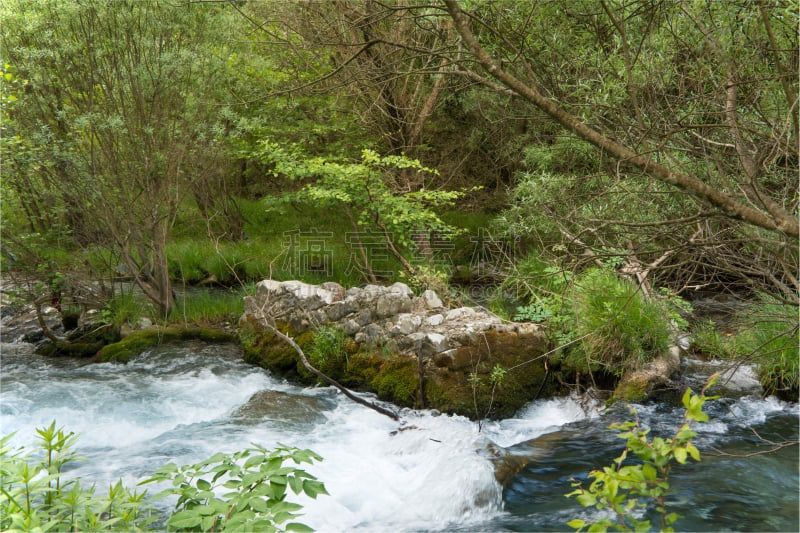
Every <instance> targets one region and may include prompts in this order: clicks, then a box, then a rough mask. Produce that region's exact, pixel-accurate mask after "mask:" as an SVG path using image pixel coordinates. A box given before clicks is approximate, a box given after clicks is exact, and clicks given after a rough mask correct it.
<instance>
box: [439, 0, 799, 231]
mask: <svg viewBox="0 0 800 533" xmlns="http://www.w3.org/2000/svg"><path fill="white" fill-rule="evenodd" d="M443 2H444V4H445V5H446V6H447V11H448V12H449V13H450V17H451V18H452V19H453V23H454V26H455V28H456V30H457V31H458V33H459V34H460V35H461V38H462V39H463V41H464V42H465V43H466V45H467V47H468V48H469V49H470V50H471V51H472V53H473V54H474V55H475V57H476V59H477V60H478V62H479V63H480V64H481V65H482V66H483V68H484V69H486V70H487V71H488V72H489V74H490V75H491V76H493V77H494V78H496V79H497V80H499V81H500V82H501V83H502V84H503V85H505V86H506V87H508V88H509V89H511V90H513V91H514V92H516V93H518V94H519V95H520V96H522V97H523V98H525V99H526V100H528V101H529V102H531V103H533V104H534V105H535V106H536V107H538V108H540V109H542V110H543V111H544V112H545V113H547V114H548V115H549V116H550V117H551V118H553V119H554V120H556V121H557V122H558V123H560V124H561V125H562V126H564V127H565V128H567V129H568V130H569V131H571V132H573V133H574V134H575V135H577V136H578V137H580V138H581V139H583V140H585V141H587V142H589V143H591V144H593V145H594V146H596V147H597V148H600V149H601V150H603V151H604V152H606V153H609V154H611V155H612V156H614V157H615V158H616V159H618V160H619V161H621V162H625V163H629V164H631V165H633V166H634V167H636V168H638V169H640V170H642V171H643V172H645V173H646V174H648V175H650V176H651V177H653V178H655V179H657V180H659V181H662V182H664V183H667V184H669V185H672V186H674V187H677V188H678V189H681V190H684V191H687V192H689V193H691V194H692V195H694V196H696V197H698V198H700V199H702V200H704V201H706V202H708V203H709V204H711V205H713V206H714V207H716V208H718V209H720V210H721V211H722V212H724V213H726V214H727V215H728V216H729V217H731V218H734V219H738V220H743V221H745V222H748V223H750V224H752V225H754V226H759V227H762V228H764V229H767V230H769V231H775V232H780V233H783V234H785V235H786V236H788V237H795V238H797V237H800V223H798V221H797V219H796V218H795V217H793V216H784V215H782V214H779V213H769V214H767V213H764V212H763V211H760V210H758V209H755V208H753V207H750V206H747V205H743V204H742V203H740V202H738V201H737V200H736V198H735V197H733V196H731V195H730V194H728V193H725V192H723V191H721V190H719V189H716V188H713V187H711V186H709V185H708V184H706V183H704V182H703V181H701V180H700V179H698V178H696V177H694V176H690V175H687V174H683V173H681V172H677V171H674V170H672V169H670V168H668V167H665V166H663V165H662V164H659V163H657V162H655V161H654V160H653V159H652V158H651V157H649V156H646V155H641V154H638V153H636V152H634V151H632V150H631V149H629V148H627V147H625V146H623V145H621V144H619V143H617V142H616V141H614V140H612V139H610V138H609V137H607V136H605V135H603V134H601V133H600V132H599V131H597V130H595V129H593V128H591V127H589V126H588V125H587V124H586V123H584V122H582V121H580V120H578V119H577V118H576V117H575V116H573V115H572V114H570V113H569V112H567V111H566V110H565V109H564V108H563V107H561V106H560V105H559V104H558V103H557V102H555V101H553V100H550V99H548V98H546V97H545V96H543V95H542V93H540V92H539V91H538V90H537V89H536V88H535V87H533V86H532V85H527V84H525V83H524V82H522V81H520V80H519V79H517V78H516V77H515V76H513V75H512V74H511V73H509V72H508V71H506V70H504V69H503V68H502V66H501V65H500V63H499V62H498V61H496V60H495V59H494V58H493V57H492V56H490V55H489V53H488V52H487V51H486V50H485V49H484V48H483V47H482V46H481V45H480V43H479V42H478V40H477V39H476V38H475V36H474V35H473V33H472V30H471V29H470V24H469V17H468V15H467V14H466V13H465V12H464V11H463V10H462V9H461V7H460V6H459V4H458V2H457V0H443Z"/></svg>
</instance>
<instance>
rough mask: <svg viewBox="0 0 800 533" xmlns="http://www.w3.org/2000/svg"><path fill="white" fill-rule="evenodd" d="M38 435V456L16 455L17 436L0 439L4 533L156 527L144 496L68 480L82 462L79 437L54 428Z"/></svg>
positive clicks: (0, 526)
mask: <svg viewBox="0 0 800 533" xmlns="http://www.w3.org/2000/svg"><path fill="white" fill-rule="evenodd" d="M36 433H37V438H38V441H39V442H38V446H37V448H36V450H35V452H34V453H30V452H28V451H27V450H26V449H25V448H24V447H20V448H16V449H13V448H12V447H11V446H10V441H11V438H12V437H13V435H7V436H5V437H3V438H2V439H0V465H1V466H0V487H2V490H0V530H2V531H99V530H104V529H114V530H118V531H131V530H138V529H139V528H143V527H148V526H149V525H150V524H152V522H153V520H154V518H155V517H154V515H153V512H152V507H150V506H149V505H147V504H146V503H145V502H144V497H145V493H138V492H135V491H130V490H128V489H127V488H125V487H123V486H122V483H121V482H117V483H116V484H115V485H111V486H110V487H109V488H108V492H107V493H106V494H98V493H96V492H95V487H94V485H92V486H90V487H88V488H84V487H83V486H82V485H81V481H80V480H79V479H65V478H64V476H63V472H64V470H65V467H67V466H69V465H70V463H73V462H75V461H76V460H77V459H78V457H77V456H76V455H75V453H74V452H73V450H72V447H73V445H74V444H75V441H76V440H77V436H76V435H75V434H74V433H65V432H64V430H63V428H59V429H56V424H55V422H53V423H52V424H50V426H49V427H46V428H40V429H37V430H36Z"/></svg>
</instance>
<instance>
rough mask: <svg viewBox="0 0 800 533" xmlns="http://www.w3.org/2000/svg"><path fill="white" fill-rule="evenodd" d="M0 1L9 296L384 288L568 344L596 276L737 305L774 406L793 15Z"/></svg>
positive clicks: (168, 304)
mask: <svg viewBox="0 0 800 533" xmlns="http://www.w3.org/2000/svg"><path fill="white" fill-rule="evenodd" d="M1 9H2V11H0V17H1V19H2V24H3V32H2V37H0V39H1V41H0V45H1V46H2V50H0V64H2V65H3V70H2V72H1V73H0V74H1V75H2V80H1V81H0V105H2V124H1V126H0V127H2V131H1V132H0V133H1V134H2V248H3V254H2V259H1V260H2V267H3V270H4V272H5V273H6V274H8V273H12V274H14V275H15V276H17V277H19V278H21V279H22V278H24V279H27V280H30V279H35V280H36V283H30V284H28V285H26V289H25V291H23V293H22V294H21V297H23V298H25V299H27V301H29V302H33V303H36V304H37V305H39V306H41V305H44V304H46V303H48V302H49V301H50V300H51V299H52V297H53V294H54V293H58V294H59V297H60V296H61V295H62V293H63V294H64V295H65V297H66V294H67V293H68V294H69V297H70V298H71V300H70V301H71V302H73V303H74V304H75V305H82V306H87V305H94V306H96V307H98V308H103V306H106V307H107V306H108V305H109V302H110V301H111V300H112V298H113V297H114V294H113V286H112V285H106V282H107V281H108V280H111V279H112V278H115V277H116V278H125V279H129V280H131V281H132V282H134V283H135V284H136V285H137V286H138V287H139V288H140V289H141V290H142V291H143V293H144V294H145V295H146V296H147V298H148V299H149V301H150V302H152V304H153V305H154V309H155V311H154V313H155V315H156V316H159V317H164V318H165V317H169V316H170V315H171V314H172V313H174V312H175V308H176V295H175V288H176V286H187V285H196V284H200V283H207V284H211V283H213V284H217V285H224V286H234V285H236V286H238V285H243V286H247V284H249V283H252V282H253V281H257V280H259V279H262V278H264V277H273V278H277V279H292V278H300V279H304V280H307V281H311V282H320V281H324V280H334V281H338V282H341V283H343V284H344V285H353V284H361V283H367V282H390V281H394V280H402V281H405V282H407V283H409V285H411V286H412V287H413V288H415V289H425V288H434V289H436V290H437V291H439V292H440V293H441V294H444V295H446V297H447V298H452V299H454V300H456V299H459V298H472V299H473V300H478V301H479V302H480V303H483V304H485V305H487V306H489V307H491V308H492V310H494V311H495V312H497V313H499V314H501V315H502V316H505V317H507V318H509V319H513V318H515V317H522V318H527V319H531V320H538V321H550V323H551V327H552V328H553V330H554V331H559V332H560V334H561V335H562V337H563V339H562V340H567V339H574V338H577V337H580V336H581V335H583V336H585V331H588V330H585V329H582V328H585V327H588V328H595V327H597V324H593V323H592V322H591V321H590V320H584V321H583V322H581V319H580V317H578V318H576V317H575V313H574V312H573V311H574V309H573V308H572V307H569V305H568V304H569V302H576V301H577V302H579V301H581V298H579V297H578V296H576V295H578V294H583V293H585V292H586V289H587V287H590V286H591V287H601V288H603V290H606V291H607V292H609V291H610V292H613V290H616V289H614V287H616V286H615V285H613V282H611V281H609V280H608V279H607V278H606V277H602V276H600V275H599V274H597V273H596V271H598V270H599V271H602V272H604V273H606V274H608V273H611V274H613V277H615V278H616V279H619V280H629V281H625V283H629V284H630V286H633V287H635V288H636V291H637V294H639V295H640V296H641V297H643V298H645V299H651V300H655V299H666V300H671V301H673V302H674V301H677V300H676V298H678V297H680V298H683V299H685V300H689V301H692V300H696V299H697V298H699V297H700V296H704V295H708V294H714V295H719V294H727V295H729V296H730V297H732V298H734V299H736V300H744V301H748V302H754V301H757V302H760V303H761V304H762V305H761V307H760V309H762V310H765V309H766V310H767V311H765V312H766V313H767V314H768V315H769V316H770V317H771V318H769V319H764V320H761V322H765V321H766V322H769V323H770V324H773V325H774V324H775V323H777V324H779V325H780V327H778V328H772V329H770V335H771V336H770V337H769V339H766V340H761V341H757V342H756V343H755V344H754V345H750V346H749V347H748V348H747V349H745V350H743V351H741V352H740V353H742V354H744V355H745V356H753V354H755V353H756V352H758V353H759V354H761V356H764V357H767V358H770V359H778V358H787V357H788V358H789V359H791V358H792V356H791V354H790V355H786V353H789V352H791V351H794V355H793V363H791V364H793V365H794V366H793V367H792V366H790V367H789V369H788V370H787V371H786V374H785V376H784V378H782V379H788V380H791V379H793V380H794V381H793V383H794V387H795V388H796V385H797V375H796V374H797V366H796V365H797V353H796V345H797V341H796V339H797V305H798V281H797V277H798V236H799V234H800V230H799V229H798V220H797V215H798V139H800V137H799V136H798V127H799V126H798V69H800V64H799V62H800V52H799V50H800V43H798V21H799V20H800V18H799V17H798V5H797V2H796V1H793V0H759V1H750V0H741V1H738V0H730V1H725V2H707V1H704V0H674V1H673V0H670V1H662V0H548V1H533V2H532V1H529V0H519V1H515V0H502V1H478V0H474V1H473V0H468V1H467V0H465V1H462V2H456V1H455V0H445V1H443V2H415V1H391V2H388V1H387V2H384V1H378V0H361V1H243V0H237V1H233V0H231V1H211V0H206V1H180V0H171V1H115V2H106V1H100V0H68V1H66V0H64V1H59V0H6V1H4V2H3V4H2V8H1ZM604 275H605V274H604ZM582 284H583V285H582ZM626 286H627V285H626ZM584 300H586V298H584ZM595 303H596V302H595ZM591 304H592V302H589V301H587V303H586V305H591ZM598 305H600V306H601V307H602V305H606V304H602V302H601V304H598ZM750 314H751V315H752V313H750ZM775 317H778V318H775ZM576 320H577V322H576ZM584 323H588V325H587V326H584V325H582V324H584ZM751 326H752V324H751ZM776 337H777V338H784V341H786V339H788V341H786V342H788V344H789V347H790V350H789V352H786V353H784V352H780V354H779V353H778V352H779V350H778V349H772V348H769V349H766V348H765V347H770V346H772V345H771V344H769V343H770V342H773V340H774V338H776ZM581 338H583V337H581ZM715 342H716V343H717V345H716V348H717V350H727V349H728V348H729V347H728V346H727V345H725V346H723V344H724V343H723V342H722V341H721V340H720V339H716V340H715ZM759 343H761V345H760V346H759V345H758V344H759ZM783 362H784V363H786V361H783ZM786 376H788V377H786Z"/></svg>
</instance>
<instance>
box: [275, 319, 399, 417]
mask: <svg viewBox="0 0 800 533" xmlns="http://www.w3.org/2000/svg"><path fill="white" fill-rule="evenodd" d="M262 324H263V325H264V326H266V328H267V329H269V330H270V331H271V332H272V333H274V334H275V335H277V336H278V338H280V339H281V340H283V341H284V342H286V343H288V344H289V346H291V347H292V348H294V350H295V351H296V352H297V355H298V356H299V357H300V361H301V362H302V363H303V366H304V367H306V370H308V371H309V372H311V373H312V374H314V375H315V376H317V377H318V378H319V379H321V380H323V381H325V382H327V383H329V384H331V385H333V386H334V387H336V388H337V389H339V390H340V391H342V394H344V395H345V396H347V397H348V398H350V399H351V400H353V401H354V402H356V403H360V404H361V405H363V406H365V407H369V408H370V409H372V410H373V411H377V412H378V413H380V414H382V415H386V416H388V417H389V418H391V419H392V420H400V417H399V416H398V415H397V413H395V412H394V411H392V410H390V409H387V408H385V407H381V406H380V405H378V404H376V403H373V402H370V401H368V400H365V399H364V398H360V397H358V396H356V395H355V394H353V393H352V392H351V391H350V389H348V388H347V387H345V386H344V385H342V384H341V383H339V382H338V381H336V380H335V379H333V378H331V377H329V376H326V375H325V374H323V373H322V372H320V371H319V370H317V369H316V368H314V367H313V366H312V365H311V363H310V362H309V361H308V358H306V354H305V353H304V352H303V349H302V348H300V346H299V345H298V344H297V343H296V342H294V339H292V338H291V337H290V336H289V335H286V334H285V333H283V332H281V331H280V330H279V329H278V328H276V327H275V326H273V325H272V324H270V323H268V322H266V321H265V322H262Z"/></svg>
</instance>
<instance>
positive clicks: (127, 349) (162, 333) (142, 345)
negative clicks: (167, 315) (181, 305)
mask: <svg viewBox="0 0 800 533" xmlns="http://www.w3.org/2000/svg"><path fill="white" fill-rule="evenodd" d="M193 339H194V340H201V341H205V342H214V343H221V342H233V341H234V340H235V337H234V336H233V335H231V334H229V333H226V332H224V331H220V330H214V329H200V328H190V329H181V328H152V329H143V330H139V331H134V332H132V333H131V334H130V335H128V336H127V337H125V338H124V339H122V340H121V341H119V342H115V343H113V344H109V345H107V346H105V347H103V349H102V350H100V352H99V353H98V354H97V358H98V359H99V360H100V361H102V362H104V363H108V362H116V363H127V362H128V361H130V360H131V359H132V358H133V357H136V356H137V355H139V354H140V353H142V352H143V351H145V350H146V349H148V348H150V347H151V346H158V345H159V344H166V343H171V342H180V341H185V340H193Z"/></svg>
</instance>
